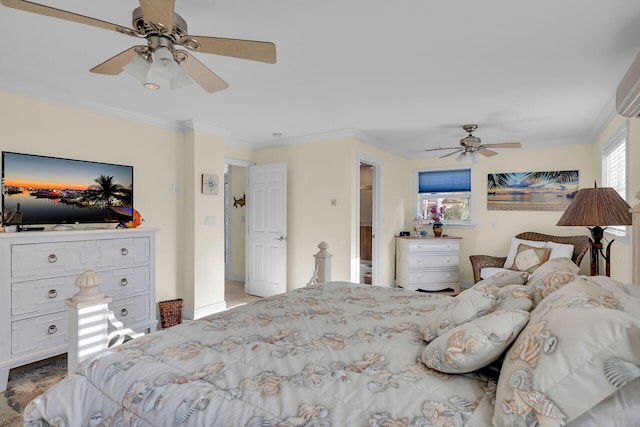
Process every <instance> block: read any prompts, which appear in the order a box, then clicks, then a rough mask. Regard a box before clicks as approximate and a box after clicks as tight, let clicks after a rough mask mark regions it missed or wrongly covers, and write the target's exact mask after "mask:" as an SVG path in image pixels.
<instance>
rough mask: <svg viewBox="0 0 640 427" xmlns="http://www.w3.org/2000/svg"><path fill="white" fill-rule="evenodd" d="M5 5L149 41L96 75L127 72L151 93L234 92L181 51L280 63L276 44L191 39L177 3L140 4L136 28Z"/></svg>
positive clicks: (18, 1) (14, 2)
mask: <svg viewBox="0 0 640 427" xmlns="http://www.w3.org/2000/svg"><path fill="white" fill-rule="evenodd" d="M0 3H2V4H3V5H4V6H7V7H11V8H14V9H19V10H23V11H26V12H31V13H37V14H40V15H46V16H50V17H54V18H58V19H64V20H67V21H72V22H78V23H81V24H85V25H91V26H94V27H99V28H103V29H107V30H113V31H116V32H118V33H121V34H124V35H127V36H131V37H137V38H144V39H146V41H147V46H134V47H132V48H130V49H127V50H125V51H123V52H120V53H119V54H117V55H115V56H114V57H112V58H110V59H108V60H106V61H105V62H103V63H101V64H99V65H97V66H95V67H93V68H92V69H91V70H90V71H91V72H92V73H97V74H104V75H110V76H114V75H117V74H120V73H121V72H122V71H123V70H124V71H126V72H127V73H128V74H130V75H132V76H133V77H135V78H136V79H137V80H139V81H141V82H142V84H143V86H144V87H146V88H147V89H153V90H155V89H159V88H160V87H168V88H170V89H179V88H182V87H185V86H188V85H190V84H192V83H193V82H196V83H197V84H198V85H200V87H202V88H203V89H204V90H205V91H206V92H208V93H213V92H217V91H219V90H223V89H226V88H228V87H229V85H228V84H227V83H226V82H225V81H224V80H222V79H221V78H220V77H219V76H218V75H216V74H215V73H214V72H213V71H211V70H210V69H209V68H207V67H206V66H205V65H204V64H202V63H201V62H200V61H198V60H197V59H196V58H194V57H193V56H191V55H190V54H189V53H187V51H185V50H179V49H176V46H181V47H183V48H185V49H188V50H191V51H195V52H202V53H210V54H214V55H223V56H228V57H233V58H240V59H248V60H251V61H260V62H265V63H269V64H275V62H276V47H275V45H274V44H273V43H271V42H263V41H253V40H240V39H226V38H220V37H204V36H192V35H188V34H187V23H186V21H185V20H184V19H183V18H182V17H181V16H180V15H178V14H177V13H175V11H174V6H175V0H140V7H137V8H136V9H134V10H133V14H132V15H133V18H132V25H133V28H127V27H123V26H120V25H117V24H112V23H110V22H105V21H101V20H99V19H95V18H91V17H88V16H83V15H78V14H76V13H73V12H68V11H65V10H61V9H56V8H53V7H49V6H45V5H42V4H38V3H33V2H29V1H25V0H0Z"/></svg>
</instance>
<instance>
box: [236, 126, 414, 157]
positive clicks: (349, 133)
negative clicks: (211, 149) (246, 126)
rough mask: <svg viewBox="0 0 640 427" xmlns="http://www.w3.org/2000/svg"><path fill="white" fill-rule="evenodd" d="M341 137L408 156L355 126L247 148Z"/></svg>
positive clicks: (295, 143) (265, 148)
mask: <svg viewBox="0 0 640 427" xmlns="http://www.w3.org/2000/svg"><path fill="white" fill-rule="evenodd" d="M343 138H354V139H357V140H359V141H361V142H363V143H365V144H368V145H372V146H374V147H377V148H379V149H381V150H383V151H385V152H388V153H392V154H395V155H397V156H400V157H402V158H405V159H406V158H408V157H407V156H406V154H404V153H402V152H400V151H398V150H396V149H395V148H391V147H389V146H388V145H387V144H385V143H384V142H383V141H381V140H379V139H377V138H374V137H372V136H371V135H369V134H367V133H366V132H363V131H361V130H360V129H356V128H345V129H336V130H331V131H327V132H317V133H312V134H307V135H299V136H292V137H287V138H278V139H270V140H268V141H263V142H260V143H256V144H251V146H249V147H247V148H251V149H253V150H256V151H258V150H267V149H271V148H278V147H288V146H291V145H298V144H310V143H313V142H320V141H330V140H334V139H343Z"/></svg>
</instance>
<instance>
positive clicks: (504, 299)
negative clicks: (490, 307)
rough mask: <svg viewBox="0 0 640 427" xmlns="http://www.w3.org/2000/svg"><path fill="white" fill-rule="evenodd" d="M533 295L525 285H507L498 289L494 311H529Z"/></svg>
mask: <svg viewBox="0 0 640 427" xmlns="http://www.w3.org/2000/svg"><path fill="white" fill-rule="evenodd" d="M532 307H533V294H532V292H531V289H530V288H529V287H528V286H525V285H507V286H504V287H502V288H500V293H498V301H497V302H496V306H495V310H524V311H531V308H532Z"/></svg>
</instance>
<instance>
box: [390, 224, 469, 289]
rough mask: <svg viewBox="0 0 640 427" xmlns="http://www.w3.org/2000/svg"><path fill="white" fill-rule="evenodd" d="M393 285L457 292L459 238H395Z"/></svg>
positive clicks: (458, 282)
mask: <svg viewBox="0 0 640 427" xmlns="http://www.w3.org/2000/svg"><path fill="white" fill-rule="evenodd" d="M396 286H399V287H402V288H405V289H409V290H412V291H415V290H418V289H422V290H425V291H441V290H445V289H448V288H450V289H452V293H458V292H460V238H459V237H430V236H429V237H396Z"/></svg>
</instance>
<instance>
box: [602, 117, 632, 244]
mask: <svg viewBox="0 0 640 427" xmlns="http://www.w3.org/2000/svg"><path fill="white" fill-rule="evenodd" d="M602 186H603V187H611V188H614V189H615V190H616V191H617V192H618V194H620V197H622V198H623V199H625V200H627V129H626V126H624V127H623V128H622V129H620V131H618V132H617V133H616V135H615V136H614V137H613V138H611V139H610V140H609V141H608V142H607V143H606V144H605V145H603V147H602ZM607 231H608V232H610V233H611V234H614V235H616V236H626V235H627V227H624V226H610V227H607Z"/></svg>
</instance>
